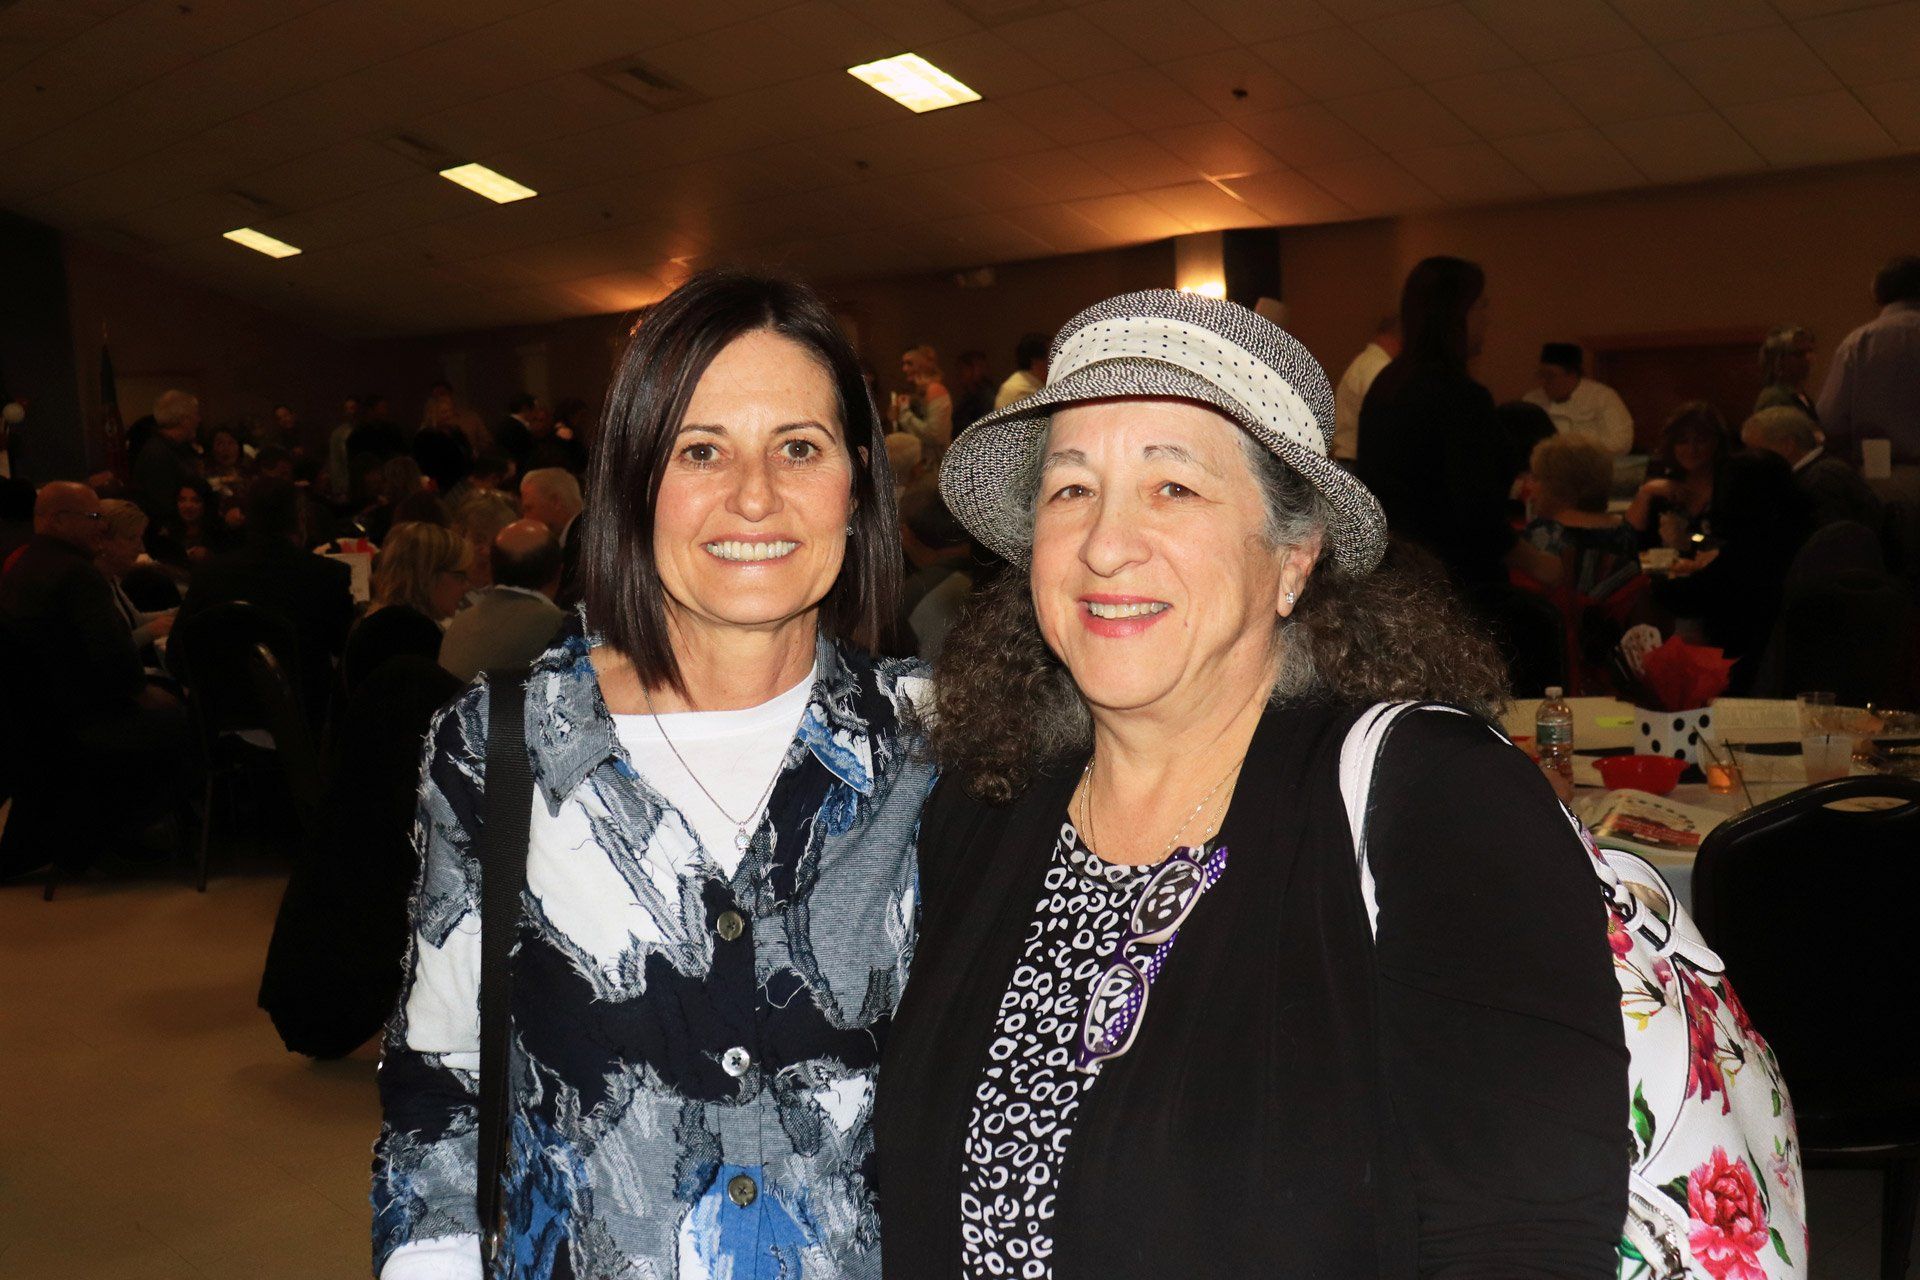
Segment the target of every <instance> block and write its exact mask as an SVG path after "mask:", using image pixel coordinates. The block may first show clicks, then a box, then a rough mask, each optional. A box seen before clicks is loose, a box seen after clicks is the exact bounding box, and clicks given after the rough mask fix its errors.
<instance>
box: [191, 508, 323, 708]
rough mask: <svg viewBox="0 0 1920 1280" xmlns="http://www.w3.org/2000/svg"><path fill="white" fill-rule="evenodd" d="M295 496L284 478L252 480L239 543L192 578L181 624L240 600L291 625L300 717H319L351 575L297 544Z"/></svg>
mask: <svg viewBox="0 0 1920 1280" xmlns="http://www.w3.org/2000/svg"><path fill="white" fill-rule="evenodd" d="M300 502H301V494H300V491H299V489H298V488H296V487H295V486H294V484H293V483H292V482H291V481H289V480H267V479H262V480H256V481H255V482H254V483H253V485H252V487H251V488H250V489H249V490H248V491H247V502H246V517H247V523H246V537H245V539H244V540H243V541H242V542H241V544H240V545H239V546H238V547H235V548H234V549H233V550H230V551H223V552H221V553H220V554H219V555H216V556H214V557H213V558H212V559H210V560H208V561H206V562H205V563H204V564H202V565H201V566H200V568H199V569H198V570H197V571H196V572H195V573H194V575H193V583H192V585H191V586H190V587H188V589H187V598H186V600H185V601H183V602H182V603H181V606H180V617H181V618H182V620H185V619H187V618H190V617H192V616H193V615H194V614H196V613H199V612H201V611H202V610H204V609H206V608H208V607H209V606H211V605H216V604H227V603H230V602H232V601H237V600H244V601H246V602H248V603H249V604H254V605H258V606H259V607H260V608H262V609H267V610H270V611H272V612H274V613H277V614H279V615H280V616H281V617H283V618H285V619H286V620H287V621H288V622H291V623H292V624H293V629H294V631H295V632H296V633H297V634H298V635H299V637H300V663H301V668H302V669H301V672H300V688H301V693H302V697H303V699H304V701H305V703H306V707H307V711H308V714H309V715H311V716H313V717H314V723H316V724H318V723H319V722H320V720H321V719H322V718H324V715H325V712H326V705H327V695H328V693H329V691H330V689H331V688H332V681H333V663H334V660H335V659H337V658H338V657H339V656H340V653H341V650H342V649H343V648H345V646H346V643H347V628H348V627H350V626H352V625H353V593H352V577H353V575H352V574H351V572H350V571H349V570H348V569H347V566H346V565H344V564H342V563H340V562H339V561H338V560H329V559H327V558H326V557H325V556H317V555H314V554H313V553H312V552H310V551H308V550H306V548H305V547H304V546H303V545H302V541H303V538H302V531H301V528H300V522H301V512H300Z"/></svg>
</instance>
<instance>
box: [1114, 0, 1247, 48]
mask: <svg viewBox="0 0 1920 1280" xmlns="http://www.w3.org/2000/svg"><path fill="white" fill-rule="evenodd" d="M1080 12H1081V13H1083V14H1084V15H1086V17H1087V18H1089V19H1090V20H1091V21H1092V22H1093V23H1094V25H1096V26H1098V27H1099V28H1100V29H1101V30H1102V31H1105V32H1106V33H1107V34H1108V35H1110V36H1112V37H1113V38H1114V39H1116V40H1118V41H1119V42H1120V43H1121V44H1123V45H1125V46H1127V48H1129V49H1131V50H1133V51H1134V52H1135V53H1137V54H1139V55H1140V57H1142V58H1144V59H1145V60H1147V61H1148V62H1170V61H1172V60H1173V59H1175V58H1187V57H1192V56H1193V55H1194V54H1197V53H1213V52H1216V51H1218V50H1221V49H1231V48H1233V47H1234V45H1235V44H1236V43H1238V42H1237V41H1236V39H1235V37H1233V36H1231V35H1229V34H1228V33H1227V32H1226V31H1224V30H1222V29H1221V28H1220V27H1218V26H1216V25H1215V24H1214V23H1213V22H1211V21H1209V20H1208V19H1207V18H1206V17H1204V16H1202V15H1201V13H1200V12H1199V10H1197V9H1195V8H1194V7H1193V6H1191V5H1189V4H1185V3H1182V0H1096V3H1094V4H1090V5H1087V6H1086V7H1085V8H1083V9H1081V10H1080Z"/></svg>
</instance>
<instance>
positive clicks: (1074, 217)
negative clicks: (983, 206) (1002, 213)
mask: <svg viewBox="0 0 1920 1280" xmlns="http://www.w3.org/2000/svg"><path fill="white" fill-rule="evenodd" d="M1007 221H1009V222H1011V223H1013V224H1014V225H1015V226H1016V227H1021V228H1023V229H1025V230H1026V231H1029V232H1031V233H1032V234H1034V235H1036V236H1038V237H1040V238H1041V239H1042V240H1044V241H1046V242H1047V243H1048V244H1049V245H1052V246H1053V251H1054V252H1055V253H1081V252H1084V251H1086V250H1088V249H1096V248H1102V247H1104V246H1105V245H1106V244H1107V233H1106V232H1104V231H1102V230H1101V229H1100V228H1099V227H1096V226H1094V225H1093V224H1092V223H1091V222H1088V221H1087V220H1086V219H1085V218H1083V217H1081V216H1080V215H1079V214H1077V213H1075V212H1074V211H1073V210H1072V209H1071V208H1069V207H1068V206H1067V205H1064V204H1043V205H1038V206H1036V207H1034V208H1032V209H1015V210H1012V211H1010V212H1009V213H1008V214H1007Z"/></svg>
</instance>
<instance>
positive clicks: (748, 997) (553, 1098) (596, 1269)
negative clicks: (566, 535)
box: [373, 620, 933, 1280]
mask: <svg viewBox="0 0 1920 1280" xmlns="http://www.w3.org/2000/svg"><path fill="white" fill-rule="evenodd" d="M588 643H589V641H588V638H587V637H586V636H585V635H584V634H583V632H582V628H581V626H580V624H579V622H578V620H576V621H575V622H573V623H572V624H570V625H569V627H568V628H567V629H566V630H565V631H563V632H562V634H561V636H560V638H559V639H558V640H557V641H556V642H555V644H554V646H553V647H552V648H550V649H549V650H548V651H547V652H546V653H545V654H543V655H542V656H541V657H540V658H539V659H538V660H537V661H536V662H535V663H534V664H533V668H532V673H531V677H530V679H529V682H528V687H527V736H528V749H529V752H530V755H531V759H532V764H533V775H534V792H535V795H534V806H533V808H534V811H533V835H532V838H531V840H530V842H529V855H528V865H527V892H526V895H525V897H524V899H523V920H522V925H521V930H520V934H519V937H518V940H517V944H516V950H515V953H514V958H513V969H514V987H513V1051H512V1071H513V1107H512V1112H511V1132H512V1137H511V1145H510V1151H509V1155H508V1161H507V1174H506V1186H505V1189H504V1196H503V1198H504V1201H505V1204H506V1215H507V1223H506V1235H505V1240H504V1243H503V1247H502V1251H501V1252H502V1260H501V1264H500V1271H501V1273H502V1274H505V1275H510V1276H516V1277H540V1278H543V1280H544V1278H545V1277H594V1278H595V1280H602V1278H604V1277H614V1276H620V1277H636V1278H639V1277H646V1278H649V1280H654V1278H657V1280H709V1278H711V1280H728V1278H730V1280H802V1278H803V1280H841V1278H843V1277H844V1278H851V1277H877V1276H878V1275H879V1274H880V1240H879V1224H878V1220H877V1217H876V1209H875V1199H876V1197H875V1188H874V1155H873V1135H872V1129H871V1124H872V1107H873V1087H874V1077H875V1072H876V1070H877V1068H878V1064H879V1061H880V1051H881V1048H882V1045H883V1043H884V1041H885V1038H886V1033H887V1028H888V1025H889V1024H890V1022H891V1021H892V1017H893V1011H894V1006H895V1005H896V1003H897V1002H898V1001H899V998H900V992H901V988H902V986H903V984H904V983H905V981H906V976H907V967H908V964H909V962H910V960H911V958H912V951H913V932H914V920H915V915H916V903H915V892H916V872H915V853H914V849H915V840H916V838H917V835H918V828H919V820H920V807H921V804H922V802H923V801H924V799H925V797H926V794H927V791H928V790H929V788H930V787H931V785H932V782H933V768H932V765H931V764H930V763H929V762H928V761H927V759H926V755H925V752H924V750H923V749H922V743H921V742H920V740H919V738H918V736H917V735H916V733H915V732H914V731H913V730H912V729H911V728H910V727H909V724H908V720H909V708H910V702H911V700H913V699H915V698H917V697H918V696H919V694H920V692H921V690H922V689H924V687H925V679H924V671H925V669H924V667H923V666H922V665H921V664H919V663H914V662H906V661H897V660H877V659H874V658H872V657H869V656H868V655H866V654H864V653H862V652H859V651H857V650H854V649H851V648H847V647H843V646H840V645H836V644H835V643H832V642H830V641H827V640H824V639H823V640H821V641H820V642H819V645H818V651H817V654H816V667H815V680H814V684H813V690H812V695H811V699H810V701H809V703H808V705H807V708H806V711H805V713H804V714H803V716H802V719H801V723H800V728H799V731H798V733H797V734H796V735H795V737H794V741H793V743H792V745H791V746H790V747H789V748H788V751H787V755H786V758H785V763H784V765H783V766H782V772H781V773H780V775H779V778H778V780H777V781H776V782H775V784H774V788H773V792H772V795H771V798H770V800H769V801H768V805H767V812H766V815H765V816H764V818H763V819H762V820H761V822H760V825H759V827H758V828H757V829H756V830H755V832H754V834H753V837H752V843H751V844H750V845H749V847H748V849H747V851H746V854H745V856H744V858H743V859H742V861H741V862H740V865H739V868H738V870H737V871H736V873H735V874H734V875H732V876H731V877H729V876H727V875H726V874H725V873H724V872H723V871H722V870H721V869H720V868H719V866H718V865H716V863H715V862H714V861H713V859H712V858H710V857H709V855H708V854H707V852H706V851H705V850H704V849H703V848H702V847H701V845H700V842H699V839H698V837H697V836H695V835H694V833H693V830H692V824H691V823H689V822H688V821H687V820H686V819H684V818H683V817H682V816H681V814H680V813H679V812H678V811H676V810H675V809H674V808H673V807H672V806H671V805H670V804H669V803H668V802H667V801H666V800H665V799H663V798H662V797H661V796H660V795H659V794H658V793H657V792H656V791H655V790H654V789H653V788H652V787H651V786H650V785H649V784H648V783H647V781H646V779H645V778H644V777H642V776H640V775H639V774H638V773H637V772H636V771H635V770H634V768H633V766H632V764H631V763H630V761H629V760H628V759H627V757H626V754H625V752H624V751H623V750H622V748H621V746H620V744H619V741H618V739H617V738H616V736H615V732H614V724H613V720H612V718H611V716H610V715H609V714H608V711H607V707H606V703H605V701H604V700H603V699H602V697H601V694H600V686H599V683H598V681H597V680H596V678H595V676H594V672H593V667H592V664H591V663H590V661H589V659H588V656H587V653H588ZM486 743H487V691H486V681H485V678H484V677H482V678H481V679H480V680H478V681H476V682H475V683H474V684H473V685H471V686H469V687H468V688H467V690H466V691H465V692H464V693H463V694H461V696H460V697H459V698H458V699H457V700H455V701H454V702H453V703H452V704H450V705H449V706H448V707H447V708H446V709H444V710H443V711H442V712H441V713H440V714H439V716H438V718H437V719H436V720H435V721H434V725H433V729H432V732H431V733H430V735H429V738H428V742H427V750H426V763H425V767H424V770H423V776H422V780H421V786H420V802H419V809H418V816H417V818H416V820H415V830H414V838H415V843H416V847H417V849H418V850H419V852H420V857H421V864H422V865H421V876H420V881H419V886H418V889H417V892H416V894H415V897H414V901H413V907H412V930H413V936H412V941H411V946H410V949H409V955H408V959H407V974H406V982H405V987H404V989H403V990H402V992H401V999H400V1007H399V1009H398V1010H397V1012H396V1013H395V1015H394V1018H393V1021H392V1023H391V1024H390V1025H389V1027H388V1029H387V1033H386V1042H385V1053H384V1056H383V1060H382V1063H381V1068H380V1096H381V1102H382V1107H383V1111H384V1122H383V1125H382V1128H381V1133H380V1139H379V1142H378V1144H377V1146H376V1147H375V1151H374V1168H373V1210H374V1212H373V1238H374V1266H375V1270H376V1272H377V1271H379V1270H381V1269H382V1268H384V1267H385V1266H386V1264H387V1262H388V1259H389V1258H390V1257H391V1256H392V1255H393V1254H394V1252H395V1251H396V1250H400V1249H402V1247H403V1246H415V1247H413V1248H408V1249H406V1250H405V1253H403V1255H402V1259H401V1261H403V1262H404V1261H406V1260H407V1255H415V1256H418V1255H420V1254H422V1253H424V1252H435V1253H439V1254H441V1255H442V1256H443V1257H445V1256H448V1250H450V1249H451V1250H454V1251H456V1253H455V1254H454V1256H458V1257H463V1258H464V1259H467V1261H462V1262H460V1263H459V1265H458V1266H456V1267H454V1268H453V1269H449V1270H441V1269H440V1268H439V1267H437V1266H436V1268H435V1269H433V1270H432V1271H431V1272H428V1271H425V1270H422V1271H420V1272H419V1274H435V1275H441V1274H447V1275H452V1274H466V1275H477V1274H478V1263H477V1261H472V1259H477V1256H478V1253H477V1246H473V1245H472V1241H473V1240H474V1239H476V1238H477V1224H476V1220H475V1211H474V1203H473V1202H474V1179H475V1173H474V1168H475V1162H476V1147H477V1144H476V1138H475V1128H476V1124H477V1099H478V1093H477V1076H476V1069H477V1065H478V1061H479V1052H478V1051H479V973H480V874H481V868H480V862H479V848H478V834H479V831H478V829H479V824H480V821H481V818H482V814H483V810H484V803H483V798H482V797H483V793H484V790H485V785H486V778H485V767H486ZM428 1242H440V1243H439V1244H438V1245H430V1244H428ZM395 1270H396V1271H402V1270H406V1268H403V1267H401V1266H396V1267H395ZM408 1273H409V1274H412V1273H413V1272H411V1271H409V1272H408Z"/></svg>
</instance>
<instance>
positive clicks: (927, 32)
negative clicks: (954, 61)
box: [840, 0, 976, 49]
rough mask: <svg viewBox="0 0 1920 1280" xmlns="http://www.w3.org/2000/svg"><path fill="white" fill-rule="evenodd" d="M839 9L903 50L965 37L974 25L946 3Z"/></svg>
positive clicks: (847, 0) (856, 3) (845, 4)
mask: <svg viewBox="0 0 1920 1280" xmlns="http://www.w3.org/2000/svg"><path fill="white" fill-rule="evenodd" d="M840 7H841V8H843V9H846V10H848V11H849V12H852V13H855V14H858V15H859V16H860V17H862V18H865V19H866V20H867V21H868V22H870V23H872V24H873V25H874V26H876V27H878V28H880V29H881V30H882V31H885V32H886V33H887V34H888V35H890V36H892V37H893V38H894V39H895V40H897V41H899V42H900V47H901V48H903V49H905V48H920V47H922V46H924V45H925V44H926V43H927V42H928V41H933V40H945V39H948V38H949V37H952V36H957V35H964V34H965V33H966V32H969V31H972V30H974V29H975V25H976V24H975V23H974V21H973V19H972V18H970V17H968V16H967V15H966V13H965V12H964V11H962V10H961V9H960V7H959V6H958V5H953V4H948V3H947V2H946V0H840Z"/></svg>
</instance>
